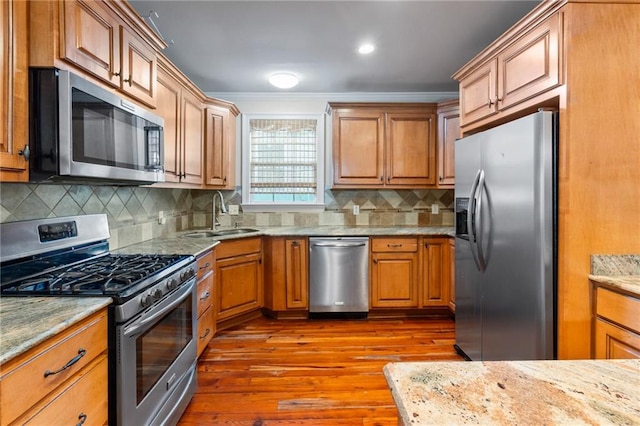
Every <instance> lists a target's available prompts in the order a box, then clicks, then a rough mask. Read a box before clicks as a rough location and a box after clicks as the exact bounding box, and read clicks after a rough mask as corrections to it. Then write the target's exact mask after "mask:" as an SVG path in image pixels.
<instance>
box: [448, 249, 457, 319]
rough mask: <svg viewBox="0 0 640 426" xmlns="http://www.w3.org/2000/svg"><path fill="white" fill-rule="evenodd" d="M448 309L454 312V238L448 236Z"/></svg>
mask: <svg viewBox="0 0 640 426" xmlns="http://www.w3.org/2000/svg"><path fill="white" fill-rule="evenodd" d="M449 310H450V311H451V312H452V313H454V314H455V313H456V240H455V238H449Z"/></svg>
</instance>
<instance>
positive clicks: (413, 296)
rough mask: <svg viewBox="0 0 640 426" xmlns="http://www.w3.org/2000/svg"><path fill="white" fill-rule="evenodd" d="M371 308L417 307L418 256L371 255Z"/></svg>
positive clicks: (408, 254)
mask: <svg viewBox="0 0 640 426" xmlns="http://www.w3.org/2000/svg"><path fill="white" fill-rule="evenodd" d="M371 307H372V308H417V307H418V254H417V253H372V254H371Z"/></svg>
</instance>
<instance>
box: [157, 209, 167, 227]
mask: <svg viewBox="0 0 640 426" xmlns="http://www.w3.org/2000/svg"><path fill="white" fill-rule="evenodd" d="M158 223H159V224H160V225H164V224H165V223H167V218H166V217H164V212H163V211H162V210H160V211H159V212H158Z"/></svg>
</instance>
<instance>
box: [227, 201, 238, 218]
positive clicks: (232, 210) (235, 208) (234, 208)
mask: <svg viewBox="0 0 640 426" xmlns="http://www.w3.org/2000/svg"><path fill="white" fill-rule="evenodd" d="M229 214H230V215H232V216H237V215H239V214H240V206H238V205H237V204H229Z"/></svg>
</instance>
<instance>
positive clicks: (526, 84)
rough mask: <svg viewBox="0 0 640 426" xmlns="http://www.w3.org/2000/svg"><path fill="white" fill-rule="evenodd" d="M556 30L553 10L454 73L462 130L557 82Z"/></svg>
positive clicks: (557, 37)
mask: <svg viewBox="0 0 640 426" xmlns="http://www.w3.org/2000/svg"><path fill="white" fill-rule="evenodd" d="M559 32H560V18H559V14H557V13H555V14H553V15H551V16H549V17H548V18H547V19H545V20H544V21H543V22H540V23H539V24H537V25H536V26H535V27H534V28H531V29H527V30H526V31H523V32H522V33H519V34H517V36H514V38H513V39H512V40H511V41H509V42H508V44H507V45H506V46H504V47H503V48H502V50H500V51H499V52H497V53H495V54H493V55H491V56H489V57H487V58H484V59H483V61H482V62H480V63H474V66H472V67H465V69H464V71H463V72H458V73H457V74H456V75H454V78H456V79H458V80H460V114H461V124H462V127H463V128H465V130H468V129H469V127H468V126H469V125H471V124H472V123H475V122H477V121H480V120H482V119H485V118H487V117H489V116H492V115H494V114H497V113H499V112H501V111H503V110H507V109H509V108H511V107H513V106H514V105H518V104H520V103H521V102H523V101H525V100H528V99H530V98H533V97H534V96H537V95H539V94H540V93H542V92H544V91H547V90H549V89H552V88H554V87H556V86H557V85H559V84H560V82H561V79H560V77H561V68H560V58H561V44H560V37H559Z"/></svg>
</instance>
